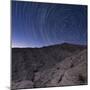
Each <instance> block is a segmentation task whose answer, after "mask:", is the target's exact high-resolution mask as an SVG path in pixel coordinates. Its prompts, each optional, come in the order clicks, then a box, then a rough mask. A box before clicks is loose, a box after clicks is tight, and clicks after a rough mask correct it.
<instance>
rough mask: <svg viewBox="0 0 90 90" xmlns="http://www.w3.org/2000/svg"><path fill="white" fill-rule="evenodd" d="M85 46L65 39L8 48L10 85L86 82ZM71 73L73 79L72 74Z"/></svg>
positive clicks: (25, 85)
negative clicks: (10, 72)
mask: <svg viewBox="0 0 90 90" xmlns="http://www.w3.org/2000/svg"><path fill="white" fill-rule="evenodd" d="M86 50H87V47H86V46H85V45H74V44H69V43H63V44H60V45H52V46H47V47H42V48H12V88H13V89H16V88H17V89H19V88H35V87H48V86H62V85H80V84H86V83H87V72H86V66H87V64H86V60H87V58H86V57H87V51H86ZM84 62H85V63H84ZM83 67H85V68H83ZM82 69H83V70H82ZM73 70H75V71H73ZM79 73H81V74H79ZM57 75H58V76H57ZM68 75H69V76H68ZM74 75H75V79H73V78H72V76H73V77H74ZM66 78H71V79H68V80H66ZM76 78H79V79H76ZM71 80H72V81H71Z"/></svg>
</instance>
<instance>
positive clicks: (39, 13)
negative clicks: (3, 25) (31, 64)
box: [12, 1, 87, 47]
mask: <svg viewBox="0 0 90 90" xmlns="http://www.w3.org/2000/svg"><path fill="white" fill-rule="evenodd" d="M63 42H68V43H74V44H86V43H87V7H86V6H82V5H64V4H50V3H38V2H23V1H12V47H43V46H48V45H53V44H61V43H63Z"/></svg>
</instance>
